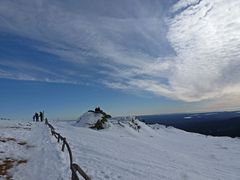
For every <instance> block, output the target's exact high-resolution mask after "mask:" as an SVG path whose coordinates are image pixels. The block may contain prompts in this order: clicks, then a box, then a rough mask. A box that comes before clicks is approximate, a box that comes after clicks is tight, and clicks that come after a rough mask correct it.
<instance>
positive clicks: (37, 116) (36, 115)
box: [35, 112, 39, 122]
mask: <svg viewBox="0 0 240 180" xmlns="http://www.w3.org/2000/svg"><path fill="white" fill-rule="evenodd" d="M35 118H36V122H38V120H39V115H38V113H37V112H36V113H35Z"/></svg>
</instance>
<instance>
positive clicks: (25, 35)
mask: <svg viewBox="0 0 240 180" xmlns="http://www.w3.org/2000/svg"><path fill="white" fill-rule="evenodd" d="M239 17H240V2H237V1H235V0H228V1H226V0H219V1H212V0H179V1H177V0H153V1H144V0H132V1H128V0H123V1H109V0H103V1H98V0H93V1H91V2H89V1H77V0H70V1H67V2H66V1H62V0H53V1H47V0H32V1H31V2H29V1H27V0H19V1H9V0H2V1H1V2H0V84H1V88H0V99H1V105H0V109H1V111H0V116H3V117H10V118H12V119H17V118H20V119H28V118H29V117H31V116H32V113H33V112H35V111H39V110H45V111H46V112H47V114H48V115H49V117H50V118H55V119H56V118H60V119H74V118H77V117H78V116H80V115H81V113H83V112H84V111H86V110H88V109H89V108H94V107H95V106H97V105H100V106H102V108H103V109H105V110H106V111H108V112H109V113H110V114H113V115H127V114H159V113H172V112H196V111H216V110H236V109H240V108H239V107H240V103H239V102H240V101H239V99H240V71H239V69H240V53H239V48H240V31H239V27H240V23H239V22H240V21H239V20H240V19H239Z"/></svg>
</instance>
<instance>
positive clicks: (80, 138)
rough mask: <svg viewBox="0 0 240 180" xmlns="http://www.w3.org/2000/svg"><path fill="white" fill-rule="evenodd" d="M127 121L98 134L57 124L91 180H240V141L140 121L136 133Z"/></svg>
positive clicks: (112, 124)
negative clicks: (149, 124) (150, 124)
mask: <svg viewBox="0 0 240 180" xmlns="http://www.w3.org/2000/svg"><path fill="white" fill-rule="evenodd" d="M129 119H131V118H127V119H121V118H120V119H111V127H110V128H108V129H104V130H100V131H96V130H92V129H89V128H83V127H73V126H72V125H71V124H70V123H68V122H56V123H55V124H54V125H55V126H56V127H57V128H58V130H59V131H60V132H62V133H63V134H64V135H65V136H66V137H68V141H69V142H70V146H71V147H72V150H73V154H74V158H75V162H77V163H79V164H80V165H81V166H82V167H83V169H85V171H86V172H87V174H89V175H90V176H91V177H92V179H130V180H135V179H136V180H139V179H144V180H145V179H152V180H155V179H156V180H158V179H166V180H171V179H172V180H176V179H182V180H187V179H189V180H193V179H194V180H208V179H209V180H213V179H214V180H215V179H218V180H221V179H222V180H226V179H228V180H237V179H239V177H240V161H239V159H240V140H239V139H232V138H228V137H207V136H203V135H199V134H193V133H188V132H184V131H181V130H178V129H174V128H165V127H163V126H160V125H155V126H153V127H149V126H147V125H145V124H144V123H142V122H139V121H137V123H138V124H139V125H140V126H141V128H140V130H139V132H138V131H136V130H135V129H133V128H132V127H130V126H129V123H128V122H129Z"/></svg>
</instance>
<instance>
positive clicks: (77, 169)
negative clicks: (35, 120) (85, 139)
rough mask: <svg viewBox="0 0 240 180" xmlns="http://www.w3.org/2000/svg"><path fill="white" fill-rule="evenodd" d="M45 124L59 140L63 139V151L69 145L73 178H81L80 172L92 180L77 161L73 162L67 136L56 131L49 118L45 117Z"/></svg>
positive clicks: (77, 179)
mask: <svg viewBox="0 0 240 180" xmlns="http://www.w3.org/2000/svg"><path fill="white" fill-rule="evenodd" d="M45 124H46V125H47V126H48V127H49V128H50V129H51V134H52V136H54V137H55V138H56V139H57V142H60V141H62V142H63V143H62V151H63V152H64V149H65V147H67V150H68V154H69V160H70V169H71V172H72V180H79V177H78V173H79V174H80V175H81V176H82V177H83V178H84V179H85V180H91V178H90V177H89V176H88V175H87V174H86V173H85V172H84V171H83V170H82V168H80V166H79V165H78V164H76V163H73V158H72V151H71V148H70V146H69V144H68V142H67V140H66V138H65V137H63V136H61V134H60V133H57V132H56V131H55V128H54V127H53V126H52V125H51V124H50V123H49V122H48V120H47V118H46V119H45Z"/></svg>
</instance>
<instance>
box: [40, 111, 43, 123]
mask: <svg viewBox="0 0 240 180" xmlns="http://www.w3.org/2000/svg"><path fill="white" fill-rule="evenodd" d="M39 117H40V121H41V122H42V121H43V112H40V113H39Z"/></svg>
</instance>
